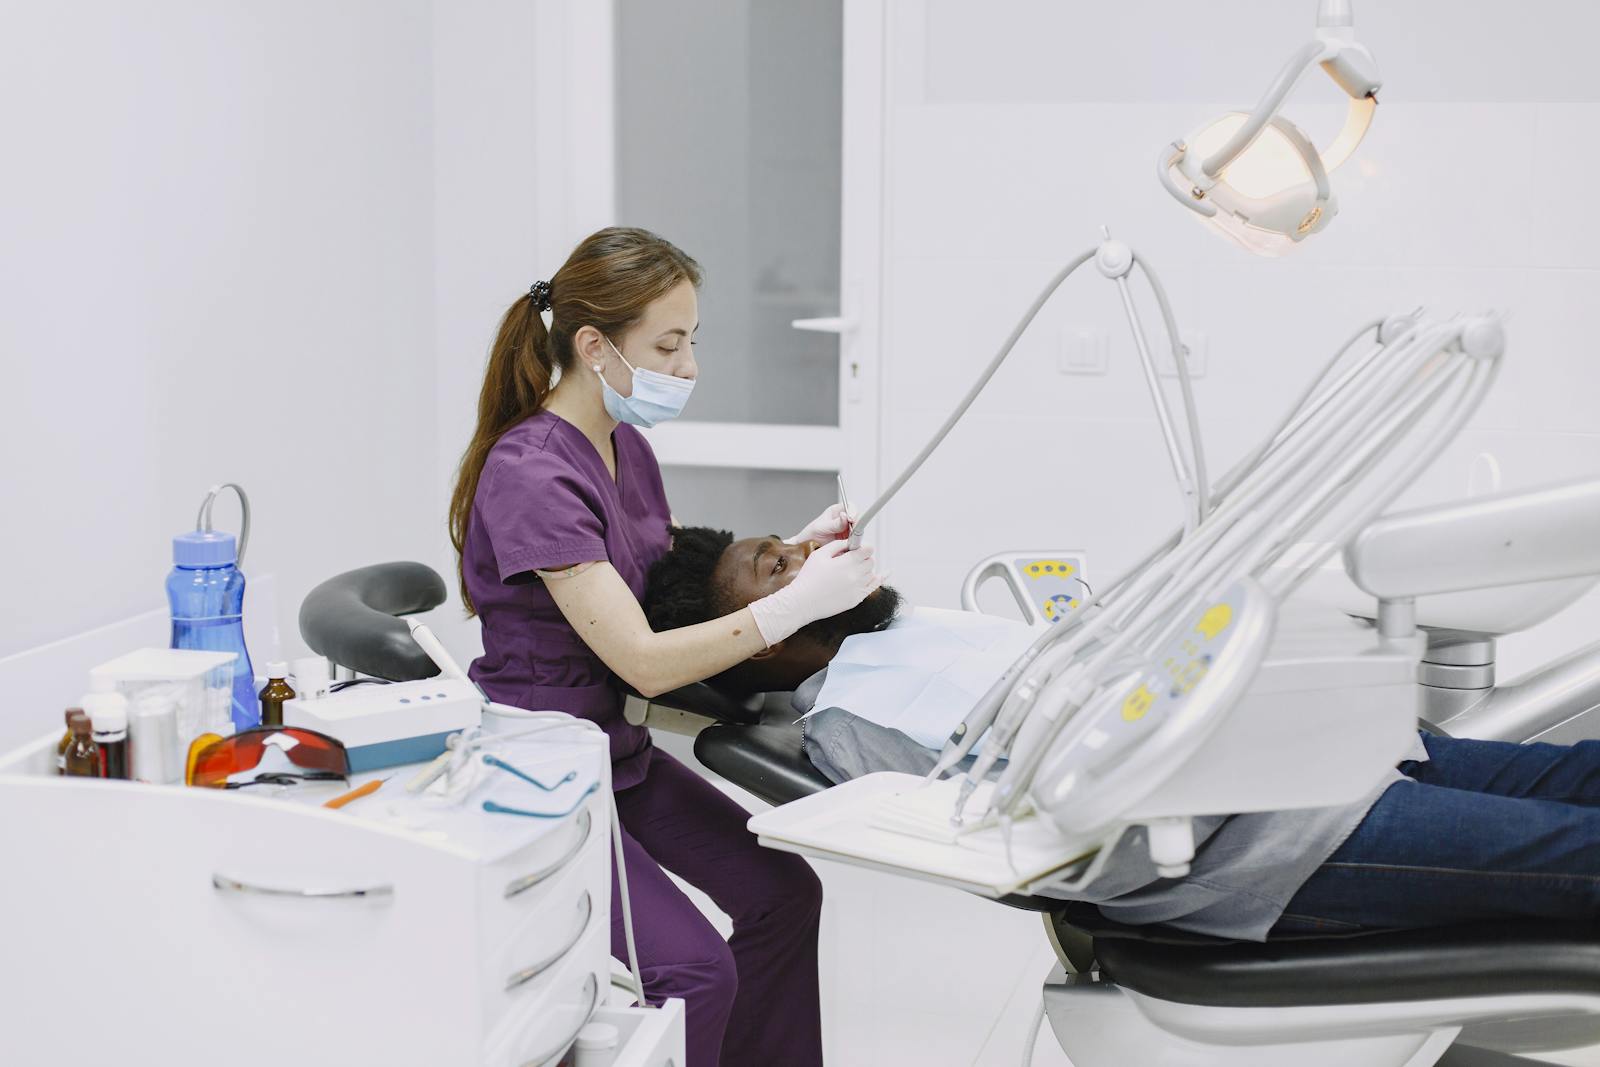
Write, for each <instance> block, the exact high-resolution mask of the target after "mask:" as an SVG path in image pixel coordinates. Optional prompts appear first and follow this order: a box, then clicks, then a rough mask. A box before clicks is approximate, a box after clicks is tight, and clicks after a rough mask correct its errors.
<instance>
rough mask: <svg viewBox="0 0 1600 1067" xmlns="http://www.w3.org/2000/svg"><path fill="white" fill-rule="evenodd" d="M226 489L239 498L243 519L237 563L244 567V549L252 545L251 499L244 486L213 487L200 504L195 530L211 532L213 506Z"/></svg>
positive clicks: (241, 521)
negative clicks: (219, 494)
mask: <svg viewBox="0 0 1600 1067" xmlns="http://www.w3.org/2000/svg"><path fill="white" fill-rule="evenodd" d="M224 489H232V490H233V491H234V493H235V494H237V495H238V497H239V512H240V515H241V516H242V518H241V519H240V524H239V526H240V528H239V552H238V556H237V561H238V565H239V566H240V567H243V566H244V549H245V546H246V545H247V544H249V543H250V498H249V497H248V496H246V495H245V492H244V486H242V485H240V484H239V483H238V482H223V483H222V484H221V485H213V486H212V487H211V491H210V492H209V493H207V494H206V498H205V500H204V501H202V502H201V504H200V514H199V515H197V516H195V520H194V528H195V529H196V530H203V531H210V529H211V505H212V504H214V503H215V502H216V499H217V494H218V493H220V492H222V491H223V490H224Z"/></svg>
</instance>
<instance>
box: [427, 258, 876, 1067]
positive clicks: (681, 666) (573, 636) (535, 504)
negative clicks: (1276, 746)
mask: <svg viewBox="0 0 1600 1067" xmlns="http://www.w3.org/2000/svg"><path fill="white" fill-rule="evenodd" d="M700 277H701V275H700V267H699V265H698V264H697V263H695V261H694V260H692V259H690V258H689V257H688V256H687V255H685V254H684V253H683V252H682V251H680V250H679V249H677V248H676V247H674V246H673V245H672V244H670V243H668V242H667V241H665V240H663V239H661V238H660V237H657V236H655V235H654V234H652V233H649V232H647V231H644V230H638V229H627V228H611V229H605V230H601V231H600V232H598V233H596V234H594V235H592V236H590V237H589V238H588V239H586V240H585V241H584V242H583V243H582V244H580V245H579V246H578V247H577V248H576V249H575V250H574V251H573V253H572V255H571V256H570V257H569V258H568V259H567V262H566V263H565V264H564V265H563V266H562V267H561V269H560V270H559V271H557V272H556V273H555V275H553V276H552V277H551V279H550V281H548V282H543V281H541V282H536V283H535V284H534V285H533V286H532V287H531V288H530V289H529V290H528V293H527V294H526V295H525V296H522V297H520V298H518V300H517V301H516V302H515V303H514V304H512V306H511V308H510V310H508V311H507V312H506V314H505V317H504V319H503V320H502V321H501V323H500V330H499V334H498V336H497V337H496V338H495V342H494V346H493V349H492V350H491V352H490V355H489V362H488V368H487V371H486V373H485V376H484V382H483V389H482V392H481V394H480V395H479V399H478V420H477V428H476V429H475V431H474V432H473V435H472V440H471V443H470V444H469V445H468V446H467V449H466V453H465V455H464V456H463V457H462V460H461V466H460V470H459V472H458V475H457V480H456V485H455V492H454V496H453V498H452V500H451V504H450V535H451V540H452V542H453V543H454V545H455V547H456V551H457V552H458V553H459V557H460V573H461V593H462V599H463V602H464V603H465V604H466V606H467V610H468V611H469V612H472V613H475V614H477V615H478V616H479V618H480V619H481V620H482V624H483V647H484V653H483V655H482V656H481V657H480V658H479V659H477V660H476V661H474V662H473V664H472V669H471V671H470V673H471V675H472V677H473V679H474V680H475V681H477V683H478V684H479V685H481V686H482V687H483V689H484V691H485V692H486V693H487V694H488V695H489V697H490V699H492V700H495V701H497V702H499V703H504V704H510V705H514V706H516V707H522V708H528V709H530V710H546V709H554V710H558V711H565V712H569V713H571V714H573V715H578V716H582V717H584V718H587V719H592V720H594V721H595V722H596V723H598V724H599V725H600V726H601V727H602V728H603V729H604V730H605V732H606V733H607V735H608V736H609V737H610V740H611V760H612V785H613V787H614V788H615V790H616V799H617V812H618V815H619V817H620V819H621V823H622V830H623V850H624V856H625V862H626V864H627V871H628V882H629V888H630V891H631V894H630V895H631V898H632V903H633V909H634V914H635V918H636V920H637V921H636V923H635V933H636V939H637V947H638V951H639V959H640V967H641V970H642V972H643V977H644V983H645V992H646V993H647V995H648V996H649V997H650V998H651V999H652V1000H659V999H662V998H665V997H682V998H683V999H684V1000H685V1001H686V1004H687V1009H688V1010H687V1026H688V1052H689V1065H690V1067H713V1065H715V1064H717V1063H719V1062H720V1063H725V1064H730V1065H731V1064H739V1065H744V1064H762V1063H765V1064H778V1063H782V1064H785V1065H793V1067H804V1065H807V1064H820V1063H821V1062H822V1034H821V1022H820V1018H819V1008H818V989H817V924H818V915H819V912H820V909H821V903H822V900H821V898H822V890H821V885H820V884H819V883H818V881H817V878H816V875H814V874H813V873H812V872H811V869H810V868H809V867H808V866H807V865H806V864H805V862H804V861H803V860H801V859H799V858H798V857H795V856H792V855H788V854H784V853H778V852H772V851H769V850H767V849H764V848H761V847H760V846H759V845H757V844H756V839H755V837H754V835H752V834H751V833H750V832H749V831H748V830H747V829H745V820H746V819H747V817H748V814H747V813H746V812H745V811H744V809H743V808H741V807H740V806H739V805H738V804H736V803H734V802H733V801H732V800H731V799H729V798H728V797H726V796H725V795H724V794H723V793H721V792H720V791H719V790H717V789H716V788H715V787H714V786H712V785H711V784H710V783H709V782H707V781H706V780H705V779H703V778H701V777H700V776H699V775H698V774H696V773H695V772H694V771H692V770H690V769H688V768H687V767H685V766H683V764H681V763H679V762H678V761H677V760H675V759H673V758H672V757H670V756H668V755H666V754H665V753H663V752H660V751H658V750H656V749H655V748H653V747H652V746H651V743H650V734H649V731H647V730H646V729H644V728H643V727H639V726H630V725H629V724H628V723H627V722H626V721H625V720H624V719H623V717H622V700H623V697H622V689H621V686H622V685H624V684H625V685H628V686H631V687H632V688H633V689H635V690H637V691H638V692H640V693H642V694H644V695H645V696H655V695H657V694H660V693H664V692H667V691H669V690H672V689H675V688H677V687H679V686H683V685H688V684H689V683H691V682H697V681H700V680H702V679H704V678H708V677H711V676H712V675H715V674H719V673H721V672H722V671H724V670H727V669H728V668H729V667H732V666H733V665H734V664H736V663H742V662H744V661H745V660H746V659H748V658H750V657H751V656H752V655H755V654H756V653H758V652H761V651H762V650H763V649H766V648H769V647H771V646H774V645H777V644H779V643H780V642H782V641H783V640H785V639H786V638H788V637H789V636H790V635H791V634H793V633H794V632H795V631H796V630H798V629H799V628H800V627H802V626H804V625H806V624H807V623H810V622H814V621H816V620H818V619H823V618H829V617H831V616H833V615H837V614H839V613H840V612H842V611H846V610H848V609H849V608H852V607H854V606H855V605H856V604H858V603H860V602H861V601H862V600H863V599H865V598H866V597H867V595H868V594H870V593H871V592H872V591H873V590H874V589H876V588H877V587H878V584H879V582H880V581H881V578H880V577H879V576H878V575H877V574H876V573H874V571H873V565H872V550H871V549H870V548H867V547H862V548H860V549H858V550H857V551H853V552H852V551H848V550H847V548H848V546H847V544H846V542H845V541H844V540H842V539H840V538H841V535H843V534H844V533H845V531H846V526H845V518H844V516H843V515H842V514H840V512H839V508H838V506H837V505H835V506H834V507H831V508H829V509H828V510H827V511H825V512H823V514H822V515H820V516H818V517H817V519H816V520H815V521H814V522H812V523H811V525H810V526H808V527H807V528H806V529H805V530H802V531H801V532H800V533H799V534H796V535H795V537H794V538H792V539H791V540H817V541H822V542H824V544H823V546H822V547H821V548H820V549H819V550H817V551H814V552H812V553H811V554H810V556H809V557H807V558H806V559H805V561H804V562H803V564H802V565H801V566H800V572H799V575H798V576H797V577H796V578H795V579H794V581H793V582H791V583H790V584H789V585H787V586H785V587H784V588H782V589H780V590H778V591H777V592H775V593H773V594H772V595H770V596H767V597H765V598H763V599H760V600H757V601H755V602H754V603H752V604H750V605H749V606H748V607H746V608H742V609H740V610H739V611H736V612H734V613H732V614H730V615H726V616H723V617H722V618H718V619H713V620H711V621H709V622H705V623H701V624H699V625H696V626H685V627H683V628H682V629H677V630H670V631H666V632H663V633H655V632H653V631H652V630H651V629H650V625H649V623H648V622H647V621H646V619H645V615H644V611H643V609H642V608H641V607H640V600H641V598H642V597H643V596H644V590H645V576H646V574H647V573H648V572H649V569H650V567H651V565H652V564H653V563H655V562H656V561H657V560H658V559H660V558H661V557H662V556H663V555H664V554H665V553H666V551H667V548H668V545H669V543H670V540H671V534H670V527H671V525H672V520H671V513H670V511H669V509H668V507H667V499H666V494H665V492H664V490H663V488H662V483H661V468H660V466H659V465H658V464H657V463H656V459H655V455H654V453H653V452H652V451H651V449H650V446H649V444H648V443H647V442H646V440H645V438H644V435H643V434H641V433H640V432H639V430H638V429H636V427H649V426H653V425H655V424H656V423H658V422H663V421H665V420H667V419H671V418H675V417H676V416H677V415H678V414H679V413H680V412H682V410H683V406H684V403H685V402H686V401H687V400H688V399H689V396H690V394H691V393H692V392H693V390H694V384H695V379H696V377H697V375H698V374H699V368H698V366H697V365H696V363H695V359H694V354H693V350H692V346H693V344H694V341H693V337H694V332H695V329H696V327H697V326H698V324H699V316H698V301H697V296H696V290H697V287H698V285H699V283H700ZM546 312H548V313H549V316H550V322H549V325H548V326H546V324H545V321H544V313H546ZM765 563H766V564H768V565H771V566H786V565H791V564H789V563H788V562H787V558H786V557H785V558H781V559H780V558H778V557H773V558H770V559H767V560H766V561H765ZM669 870H670V871H672V872H673V873H674V874H676V875H678V876H679V877H681V878H683V879H684V880H685V881H687V882H689V883H690V884H692V885H694V886H697V887H698V888H700V889H701V890H703V891H704V892H705V893H706V894H707V895H709V896H710V897H711V899H712V900H713V901H715V902H716V904H717V906H718V907H719V908H721V909H722V910H723V911H725V912H726V913H727V914H728V915H729V916H730V917H731V918H732V920H733V935H732V936H731V937H730V938H729V939H728V940H727V941H726V942H724V941H723V939H722V937H721V936H720V935H719V934H718V933H717V932H716V930H715V928H713V927H712V926H711V924H710V923H709V922H707V921H706V919H705V918H704V916H702V915H701V914H700V912H699V910H698V909H697V908H696V907H695V905H694V904H693V903H692V902H691V901H690V900H689V899H688V897H686V896H685V895H684V894H683V893H682V892H681V891H680V890H679V889H678V888H677V886H675V885H674V884H673V882H672V880H671V879H670V878H668V877H667V874H666V871H669ZM611 927H612V929H611V951H612V954H613V955H614V956H619V957H621V956H623V955H624V954H625V948H624V942H623V934H622V908H621V902H620V900H619V897H618V892H617V881H616V876H615V872H613V876H612V890H611Z"/></svg>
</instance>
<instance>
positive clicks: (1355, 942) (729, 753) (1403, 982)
mask: <svg viewBox="0 0 1600 1067" xmlns="http://www.w3.org/2000/svg"><path fill="white" fill-rule="evenodd" d="M1419 540H1425V541H1426V543H1427V544H1428V545H1429V546H1430V548H1429V551H1428V552H1427V553H1426V554H1425V555H1426V558H1427V559H1428V561H1429V565H1428V566H1427V568H1426V569H1425V570H1424V569H1422V568H1419V567H1417V566H1416V565H1415V561H1416V560H1417V559H1418V553H1417V551H1416V546H1417V542H1418V541H1419ZM1407 561H1410V562H1409V563H1408V562H1407ZM992 563H993V561H992V560H986V561H984V563H982V564H979V565H978V567H975V568H974V569H973V572H972V574H971V575H969V577H968V580H967V582H966V583H965V584H964V586H963V598H962V599H963V606H964V607H966V608H968V609H969V610H970V609H973V608H975V606H976V605H975V598H974V597H973V596H972V590H973V589H974V588H975V585H976V582H975V581H974V578H975V577H977V576H979V575H981V574H983V573H984V572H985V571H988V572H990V573H992ZM1335 570H1336V573H1334V571H1335ZM1491 575H1492V576H1494V577H1493V581H1492V584H1491V583H1490V580H1489V579H1488V576H1491ZM1007 577H1008V584H1010V585H1011V586H1012V592H1013V595H1014V596H1021V595H1025V591H1019V590H1020V587H1019V586H1018V585H1017V584H1016V583H1015V582H1014V581H1013V580H1009V576H1007ZM1597 581H1600V481H1591V482H1583V483H1576V484H1568V485H1561V486H1552V487H1546V488H1542V489H1535V490H1531V491H1526V492H1519V493H1511V494H1505V495H1501V496H1495V497H1485V498H1479V499H1476V500H1473V501H1469V502H1466V503H1462V504H1451V505H1446V506H1442V507H1431V508H1424V509H1419V510H1415V511H1407V512H1402V513H1397V514H1394V515H1390V516H1386V517H1385V518H1383V519H1381V520H1379V521H1378V522H1376V523H1374V524H1372V525H1371V526H1369V527H1368V528H1367V530H1366V531H1365V532H1364V533H1363V534H1362V535H1361V536H1360V537H1358V538H1357V539H1356V540H1355V541H1354V542H1352V544H1351V545H1350V546H1349V548H1348V550H1347V551H1346V553H1345V555H1344V560H1343V567H1342V568H1338V569H1330V573H1329V574H1328V575H1325V576H1321V580H1320V581H1319V582H1314V583H1312V584H1311V586H1310V587H1309V588H1308V589H1307V591H1306V593H1305V596H1306V598H1307V599H1309V600H1312V601H1315V602H1318V603H1320V604H1327V605H1333V606H1335V607H1337V608H1339V609H1340V610H1342V611H1344V612H1345V613H1347V614H1349V615H1351V616H1354V617H1359V618H1362V619H1363V623H1364V624H1365V625H1368V626H1371V627H1379V626H1381V625H1385V624H1392V617H1393V615H1394V614H1395V613H1399V614H1402V615H1404V614H1407V613H1412V614H1414V616H1415V618H1416V620H1417V622H1418V623H1419V624H1420V625H1421V627H1422V629H1423V630H1424V632H1425V633H1426V634H1427V636H1428V645H1427V647H1428V651H1427V652H1426V653H1424V654H1423V657H1422V660H1421V662H1420V664H1419V666H1418V672H1417V697H1418V708H1419V713H1420V715H1419V717H1420V718H1422V721H1423V723H1424V725H1425V726H1429V727H1431V728H1434V729H1441V728H1442V729H1445V730H1448V732H1450V733H1452V734H1455V735H1457V736H1482V737H1494V738H1499V739H1510V740H1528V741H1531V740H1544V739H1549V738H1551V737H1552V736H1555V737H1559V738H1560V739H1561V740H1562V741H1573V740H1580V739H1583V738H1586V737H1600V718H1597V717H1596V712H1597V710H1600V643H1596V644H1594V645H1591V646H1589V647H1587V648H1585V649H1582V650H1580V651H1579V652H1576V653H1573V654H1572V655H1570V656H1567V657H1563V658H1562V659H1560V660H1558V661H1556V662H1555V663H1553V664H1551V665H1549V666H1547V667H1544V668H1541V669H1540V670H1537V671H1535V672H1533V673H1532V674H1530V675H1529V676H1527V677H1526V678H1524V679H1520V680H1518V681H1516V682H1514V683H1511V684H1510V685H1507V686H1503V687H1500V688H1498V689H1497V688H1495V687H1494V685H1493V679H1492V675H1491V677H1489V678H1488V679H1487V681H1488V683H1489V684H1487V685H1482V684H1478V683H1481V682H1483V681H1484V680H1485V679H1484V674H1485V673H1486V672H1485V671H1484V670H1483V669H1477V670H1472V671H1458V672H1456V673H1454V674H1452V673H1451V672H1450V671H1448V670H1441V668H1451V667H1457V666H1466V667H1472V668H1481V667H1482V665H1481V664H1470V663H1469V664H1465V665H1458V664H1452V663H1449V662H1448V661H1447V657H1448V656H1450V655H1451V653H1450V652H1449V651H1448V650H1450V649H1457V648H1461V647H1462V646H1463V645H1467V646H1469V647H1472V648H1474V649H1475V650H1476V651H1474V652H1473V653H1472V656H1471V657H1468V658H1486V657H1485V656H1484V654H1483V651H1482V649H1483V647H1484V645H1486V644H1487V645H1488V646H1489V648H1490V649H1491V650H1492V641H1493V637H1494V636H1496V635H1502V634H1506V633H1510V632H1514V631H1517V630H1522V629H1526V628H1529V627H1531V626H1533V625H1535V624H1537V623H1539V622H1542V621H1544V620H1545V619H1548V618H1549V617H1551V616H1553V615H1554V614H1556V613H1557V612H1558V611H1560V610H1561V609H1562V608H1564V607H1566V606H1567V605H1569V604H1570V603H1572V602H1573V601H1574V600H1576V599H1577V598H1578V597H1579V596H1581V595H1582V594H1583V593H1585V592H1587V591H1588V590H1590V589H1591V588H1592V587H1593V586H1594V585H1595V584H1596V582H1597ZM1483 586H1486V588H1478V587H1483ZM1376 605H1382V607H1378V606H1376ZM1442 650H1443V651H1442ZM1456 658H1458V659H1459V658H1464V657H1462V656H1460V655H1457V656H1456ZM1489 662H1491V663H1492V660H1489ZM1488 671H1489V672H1492V667H1490V668H1488ZM1464 682H1468V683H1472V684H1471V685H1466V684H1463V683H1464ZM1451 683H1454V684H1451ZM690 695H692V694H690ZM681 697H682V695H681V694H680V695H679V697H678V698H677V699H680V700H681ZM681 710H682V709H680V711H681ZM690 710H691V712H692V709H690ZM702 710H703V712H704V713H705V718H706V719H707V720H708V721H712V720H716V719H717V716H716V714H715V712H714V711H713V710H712V709H710V708H704V709H702ZM793 718H794V714H793V712H792V710H790V708H789V704H788V700H787V695H786V694H779V695H769V696H768V698H767V704H766V706H765V713H764V716H763V718H762V719H761V720H760V721H757V722H748V721H742V722H741V721H726V720H724V721H715V722H714V724H713V725H711V726H709V727H707V728H706V729H704V730H702V731H701V732H700V733H699V735H698V736H697V738H696V740H695V754H696V756H697V757H699V759H700V760H701V761H702V762H703V763H705V765H706V766H707V767H709V768H711V769H712V770H714V771H716V772H717V773H718V774H721V775H722V776H723V777H725V778H727V779H729V780H730V781H732V782H734V783H735V784H737V785H740V786H741V787H743V788H745V789H747V790H749V791H750V792H751V793H753V794H755V795H756V796H758V797H760V798H761V799H762V800H764V801H767V802H768V803H771V804H774V805H783V804H788V803H790V802H792V801H796V800H800V799H801V798H803V797H806V796H809V795H812V794H814V793H816V792H818V791H820V790H823V789H826V788H828V782H827V780H826V779H824V778H822V776H821V774H820V773H819V772H818V771H817V770H816V768H815V767H813V766H811V764H810V762H809V761H808V760H807V759H806V757H805V754H804V752H803V750H802V748H801V741H800V731H799V727H798V726H796V725H794V724H793V722H792V720H793ZM1000 902H1001V903H1004V904H1008V905H1010V906H1012V907H1018V908H1024V909H1028V910H1033V911H1037V912H1039V913H1041V915H1042V918H1043V921H1044V925H1045V929H1046V934H1047V936H1048V938H1049V941H1050V943H1051V945H1052V947H1053V949H1054V951H1055V953H1056V956H1057V960H1058V963H1057V966H1056V967H1055V969H1054V970H1053V971H1052V972H1051V974H1050V975H1049V976H1048V977H1047V978H1046V980H1045V983H1044V991H1043V992H1044V1004H1045V1012H1046V1016H1047V1018H1048V1019H1049V1021H1050V1024H1051V1028H1052V1030H1053V1031H1054V1033H1055V1034H1056V1037H1057V1039H1058V1041H1059V1042H1060V1044H1061V1046H1062V1048H1063V1049H1064V1050H1065V1051H1066V1052H1067V1054H1068V1056H1069V1057H1070V1058H1071V1060H1072V1062H1073V1064H1074V1065H1075V1067H1121V1065H1131V1064H1139V1065H1145V1064H1162V1065H1181V1067H1221V1065H1224V1064H1227V1065H1238V1067H1290V1065H1292V1067H1321V1065H1324V1064H1326V1065H1330V1067H1331V1065H1334V1064H1338V1065H1341V1067H1346V1065H1354V1064H1361V1065H1364V1067H1365V1065H1387V1064H1393V1065H1396V1067H1399V1065H1405V1067H1426V1065H1429V1064H1435V1063H1437V1064H1443V1065H1446V1067H1496V1065H1500V1067H1512V1065H1515V1064H1530V1063H1536V1062H1540V1061H1538V1060H1530V1059H1528V1058H1526V1057H1522V1056H1517V1055H1514V1054H1513V1053H1519V1052H1540V1051H1555V1050H1562V1049H1570V1048H1576V1047H1582V1046H1584V1045H1589V1044H1595V1043H1600V930H1597V929H1596V928H1594V927H1591V926H1589V925H1586V924H1570V923H1541V922H1515V923H1512V922H1507V923H1492V924H1484V925H1482V926H1468V927H1446V928H1439V929H1433V930H1414V931H1403V932H1394V933H1367V934H1361V935H1355V936H1338V937H1330V936H1323V937H1316V938H1295V939H1287V940H1277V941H1272V942H1269V943H1267V944H1254V943H1239V942H1228V941H1222V940H1219V939H1215V938H1208V937H1203V936H1199V935H1193V934H1187V933H1183V932H1181V931H1173V930H1167V929H1164V928H1161V927H1132V926H1124V925H1121V924H1118V923H1114V922H1110V921H1108V920H1106V919H1105V918H1103V917H1102V916H1101V915H1100V913H1099V911H1098V910H1097V909H1096V908H1094V907H1093V906H1091V905H1085V904H1079V903H1067V902H1063V901H1061V900H1059V899H1054V898H1050V897H1045V896H1027V895H1017V894H1013V895H1008V896H1004V897H1001V898H1000Z"/></svg>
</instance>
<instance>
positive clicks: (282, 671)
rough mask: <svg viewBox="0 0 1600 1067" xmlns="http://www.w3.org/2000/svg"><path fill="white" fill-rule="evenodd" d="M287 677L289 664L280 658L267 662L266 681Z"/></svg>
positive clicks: (280, 679)
mask: <svg viewBox="0 0 1600 1067" xmlns="http://www.w3.org/2000/svg"><path fill="white" fill-rule="evenodd" d="M287 677H289V665H288V664H287V663H285V662H283V661H282V660H275V661H273V662H272V663H269V664H267V681H269V682H281V681H283V680H284V679H285V678H287Z"/></svg>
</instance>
